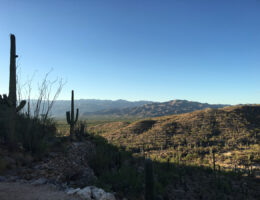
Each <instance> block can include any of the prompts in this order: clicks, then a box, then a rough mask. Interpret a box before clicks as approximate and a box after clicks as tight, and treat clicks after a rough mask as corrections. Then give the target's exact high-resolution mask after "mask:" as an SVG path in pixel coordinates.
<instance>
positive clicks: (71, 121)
mask: <svg viewBox="0 0 260 200" xmlns="http://www.w3.org/2000/svg"><path fill="white" fill-rule="evenodd" d="M78 116H79V109H78V108H77V112H76V118H75V117H74V91H73V90H72V91H71V111H67V112H66V117H67V122H68V124H69V125H70V137H71V139H75V132H74V127H75V124H76V123H77V121H78Z"/></svg>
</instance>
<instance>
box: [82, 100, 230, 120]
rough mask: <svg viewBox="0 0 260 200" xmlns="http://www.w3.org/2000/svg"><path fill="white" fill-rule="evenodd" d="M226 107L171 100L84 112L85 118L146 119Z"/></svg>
mask: <svg viewBox="0 0 260 200" xmlns="http://www.w3.org/2000/svg"><path fill="white" fill-rule="evenodd" d="M225 106H228V105H224V104H208V103H200V102H194V101H187V100H172V101H167V102H162V103H158V102H152V103H148V104H145V105H139V106H135V107H127V108H114V109H105V110H100V111H96V112H89V111H87V112H84V113H83V115H84V116H86V117H93V116H96V117H98V116H99V117H101V116H103V117H105V116H109V117H113V118H129V117H134V118H147V117H159V116H165V115H172V114H181V113H188V112H192V111H195V110H203V109H205V108H223V107H225Z"/></svg>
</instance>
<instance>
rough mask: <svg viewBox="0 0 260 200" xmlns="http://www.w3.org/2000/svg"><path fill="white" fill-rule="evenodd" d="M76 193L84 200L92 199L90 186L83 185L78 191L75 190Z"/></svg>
mask: <svg viewBox="0 0 260 200" xmlns="http://www.w3.org/2000/svg"><path fill="white" fill-rule="evenodd" d="M77 194H78V195H79V196H80V197H81V198H83V199H84V200H92V190H91V187H85V188H83V189H81V190H79V191H77Z"/></svg>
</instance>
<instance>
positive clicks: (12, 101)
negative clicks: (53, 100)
mask: <svg viewBox="0 0 260 200" xmlns="http://www.w3.org/2000/svg"><path fill="white" fill-rule="evenodd" d="M10 40H11V49H10V78H9V95H8V98H7V97H6V96H4V99H5V102H6V104H7V105H8V107H9V108H10V109H9V112H8V115H9V134H8V136H7V139H8V142H9V145H10V146H11V148H12V149H13V148H14V146H15V125H16V112H19V111H20V110H21V109H22V108H23V107H24V106H25V104H26V101H21V102H20V104H19V105H18V107H16V103H17V102H16V101H17V98H16V58H17V57H18V56H17V55H16V45H15V36H14V35H13V34H11V35H10Z"/></svg>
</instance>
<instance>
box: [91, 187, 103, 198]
mask: <svg viewBox="0 0 260 200" xmlns="http://www.w3.org/2000/svg"><path fill="white" fill-rule="evenodd" d="M92 193H93V197H94V199H101V197H102V196H104V194H105V193H106V192H105V191H104V190H103V189H100V188H96V187H93V189H92Z"/></svg>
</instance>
